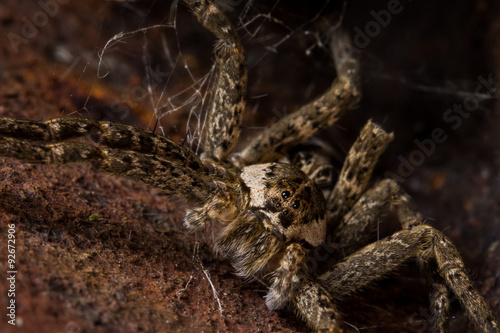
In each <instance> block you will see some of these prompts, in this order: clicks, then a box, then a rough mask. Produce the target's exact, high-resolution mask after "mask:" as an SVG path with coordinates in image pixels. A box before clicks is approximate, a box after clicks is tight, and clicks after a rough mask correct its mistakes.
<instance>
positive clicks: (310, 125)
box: [233, 32, 361, 167]
mask: <svg viewBox="0 0 500 333" xmlns="http://www.w3.org/2000/svg"><path fill="white" fill-rule="evenodd" d="M332 53H333V58H334V61H335V66H336V68H337V75H338V77H337V78H336V79H335V81H334V82H333V83H332V85H331V86H330V88H328V89H327V90H326V91H325V92H324V93H323V95H321V96H320V97H318V98H317V99H316V100H314V101H313V102H311V103H309V104H306V105H304V106H303V107H301V108H300V109H299V110H297V111H296V112H294V113H292V114H290V115H288V116H286V117H285V118H283V119H281V120H280V121H278V122H277V123H275V124H273V125H272V126H271V127H269V128H267V129H266V130H264V131H262V132H261V133H259V135H258V136H256V137H254V138H253V139H252V140H251V141H250V143H248V144H247V146H246V148H245V149H243V150H242V151H241V152H239V153H238V154H235V156H234V158H233V163H234V164H235V165H238V166H240V167H243V166H245V165H251V164H256V163H263V162H270V161H276V160H278V159H279V158H280V157H282V156H284V155H286V152H287V151H288V150H289V149H290V148H292V147H294V146H296V145H297V144H298V143H300V142H302V141H304V140H305V139H307V138H309V137H311V136H313V135H314V134H315V133H316V132H317V131H319V130H320V129H323V128H326V127H329V126H331V125H333V124H334V123H335V122H336V121H337V120H338V119H339V118H340V117H341V116H342V115H343V114H344V112H346V111H347V110H349V109H351V108H352V107H354V106H355V105H356V104H358V102H359V100H360V98H361V93H360V91H359V77H358V76H359V68H358V63H357V61H356V60H355V59H354V58H353V57H352V55H353V54H354V52H352V51H351V43H350V41H349V40H348V38H347V36H346V35H343V34H342V33H340V32H336V33H334V36H333V37H332Z"/></svg>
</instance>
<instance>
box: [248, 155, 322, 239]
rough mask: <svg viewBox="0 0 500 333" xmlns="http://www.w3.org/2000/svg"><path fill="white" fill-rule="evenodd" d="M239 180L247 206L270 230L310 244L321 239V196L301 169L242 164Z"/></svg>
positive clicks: (286, 237)
mask: <svg viewBox="0 0 500 333" xmlns="http://www.w3.org/2000/svg"><path fill="white" fill-rule="evenodd" d="M240 180H241V187H242V191H243V192H244V194H245V195H246V197H247V198H248V205H249V209H250V210H251V211H252V212H253V213H254V214H255V215H256V216H257V217H259V219H260V220H261V221H262V223H264V225H265V227H266V228H267V229H269V230H270V231H271V232H272V233H274V234H276V235H278V236H279V237H281V238H282V239H283V240H284V241H300V240H305V241H306V242H308V243H309V244H311V245H312V246H318V245H320V244H321V243H322V242H323V241H324V240H325V235H326V221H325V206H326V204H325V198H324V197H323V194H322V193H321V191H320V189H319V188H318V187H317V186H316V184H315V183H314V182H313V181H312V180H311V179H309V177H307V175H306V174H304V173H303V172H302V171H301V170H299V169H298V168H296V167H294V166H293V165H289V164H282V163H266V164H256V165H252V166H248V167H244V168H243V169H242V171H241V173H240Z"/></svg>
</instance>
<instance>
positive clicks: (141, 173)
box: [0, 118, 214, 202]
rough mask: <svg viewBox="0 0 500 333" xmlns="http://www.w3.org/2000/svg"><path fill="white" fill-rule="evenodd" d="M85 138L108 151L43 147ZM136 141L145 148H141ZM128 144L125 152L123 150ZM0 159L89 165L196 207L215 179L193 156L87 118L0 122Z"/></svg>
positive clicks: (90, 147) (143, 135)
mask: <svg viewBox="0 0 500 333" xmlns="http://www.w3.org/2000/svg"><path fill="white" fill-rule="evenodd" d="M73 132H75V133H76V134H74V133H73ZM85 134H90V135H91V137H93V138H94V139H95V140H97V141H98V142H99V143H100V144H102V145H103V146H107V147H96V146H93V145H90V144H83V143H78V142H72V141H63V142H55V143H44V142H43V141H59V140H64V139H68V138H72V137H76V136H80V135H85ZM9 136H12V137H9ZM17 136H25V137H28V138H29V139H31V140H22V139H19V138H16V137H17ZM141 140H142V141H144V142H148V143H149V144H146V145H144V146H142V145H141V144H140V142H141ZM40 141H41V142H40ZM127 142H128V145H127V148H126V149H122V147H123V146H125V145H126V143H127ZM116 147H118V148H116ZM133 149H137V150H138V151H133ZM145 151H146V153H145ZM0 156H5V157H14V158H17V159H19V160H23V161H26V162H31V163H42V164H68V163H75V162H89V163H91V164H93V165H94V166H95V167H97V168H98V169H100V170H102V171H105V172H108V173H112V174H115V175H120V176H124V177H128V178H131V179H134V180H138V181H141V182H143V183H146V184H149V185H151V186H153V187H156V188H159V189H161V190H163V191H165V192H166V193H167V194H171V195H177V196H181V197H184V198H186V199H188V200H192V201H196V202H200V201H204V200H206V198H207V197H208V196H209V195H210V194H211V193H212V192H213V190H214V189H213V183H214V182H213V181H214V178H213V177H211V176H210V175H209V174H208V172H207V171H206V167H205V166H204V165H203V164H202V163H201V161H200V160H199V159H198V157H197V156H196V155H195V154H194V153H192V152H191V151H189V150H187V149H186V148H184V147H182V146H180V145H179V144H177V143H175V142H173V141H171V140H168V139H166V138H162V137H159V136H155V135H154V134H152V133H149V132H147V131H142V130H137V129H133V128H132V127H129V126H125V125H118V124H111V123H106V122H96V121H93V120H89V119H79V118H59V119H53V120H49V121H46V122H38V121H28V120H15V119H9V118H1V119H0Z"/></svg>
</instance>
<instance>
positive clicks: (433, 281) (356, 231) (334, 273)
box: [319, 180, 499, 332]
mask: <svg viewBox="0 0 500 333" xmlns="http://www.w3.org/2000/svg"><path fill="white" fill-rule="evenodd" d="M388 204H397V207H398V215H399V219H400V221H401V224H402V227H403V229H404V230H402V231H400V232H398V233H396V234H394V235H392V236H390V237H388V238H386V239H383V240H380V241H378V242H375V243H372V244H370V245H368V246H366V247H364V248H362V249H361V250H358V251H357V252H355V253H354V254H352V255H350V256H348V257H346V258H345V260H344V261H342V262H340V263H339V264H337V265H336V266H335V267H334V268H333V270H331V271H329V272H326V273H324V274H322V275H321V276H320V278H319V279H320V280H321V281H323V282H324V283H325V286H327V289H328V290H329V291H330V292H331V293H332V294H333V297H335V298H342V297H344V296H346V295H348V294H351V293H353V292H355V291H357V290H359V289H361V288H363V287H364V286H366V285H367V284H369V283H371V282H373V281H375V280H377V279H378V278H380V277H382V276H383V275H385V274H387V273H389V272H390V271H392V270H394V269H395V268H396V267H398V266H399V265H401V264H402V263H403V262H405V261H406V260H408V259H409V258H411V257H416V258H417V259H418V261H419V263H420V264H421V265H422V266H423V268H424V271H425V272H426V275H427V280H428V284H429V287H430V289H431V296H430V302H431V304H430V307H431V310H432V311H433V314H434V321H435V322H434V327H435V329H436V331H437V332H447V316H448V309H449V290H452V291H453V292H454V294H455V295H456V296H457V297H458V299H459V300H460V302H461V303H462V306H463V308H464V309H465V310H466V311H467V312H468V314H469V317H470V318H471V319H472V320H473V321H474V323H475V324H476V326H477V327H478V328H480V330H481V331H483V332H498V329H499V326H498V322H497V321H496V319H495V318H494V317H493V314H492V312H491V310H490V309H489V307H488V305H487V304H486V302H485V301H484V300H483V298H482V296H481V295H480V294H479V293H478V292H477V290H476V289H475V288H474V287H473V285H472V283H471V281H470V279H469V277H468V276H467V273H466V271H465V266H464V264H463V262H462V259H461V257H460V254H459V253H458V251H457V249H456V248H455V247H454V246H453V244H452V243H451V242H450V241H449V240H448V239H447V238H446V236H444V235H443V234H442V233H441V232H439V231H437V230H435V229H434V228H432V227H430V226H427V225H424V224H423V222H422V216H421V214H420V213H419V212H418V211H417V209H416V206H415V204H414V202H413V201H412V200H411V198H410V197H409V196H408V195H407V194H406V193H404V192H403V191H402V189H401V188H400V187H399V186H398V184H397V183H396V182H395V181H393V180H383V181H381V182H379V183H377V184H376V185H375V186H374V187H373V188H372V189H370V190H369V191H367V192H366V193H365V194H364V195H363V196H362V197H361V198H360V200H359V201H358V202H357V203H356V205H355V206H354V207H353V208H352V210H351V211H350V212H349V213H348V214H347V215H346V217H345V219H344V221H343V223H342V224H341V225H339V228H338V229H337V233H336V238H335V240H336V241H339V242H341V244H342V247H343V249H345V251H346V253H347V254H348V255H349V254H350V253H352V252H354V251H355V250H357V248H358V244H359V243H361V244H363V243H365V244H366V242H368V239H367V238H366V236H364V235H366V234H370V233H369V232H367V229H368V228H369V227H370V226H373V224H374V223H376V222H377V221H376V219H374V218H373V216H378V215H380V212H381V211H382V209H383V208H384V207H386V206H387V205H388ZM346 281H349V282H346Z"/></svg>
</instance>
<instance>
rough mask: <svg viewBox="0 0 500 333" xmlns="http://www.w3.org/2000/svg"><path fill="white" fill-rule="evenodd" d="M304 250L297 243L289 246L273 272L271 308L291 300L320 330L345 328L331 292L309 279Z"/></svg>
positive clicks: (302, 315)
mask: <svg viewBox="0 0 500 333" xmlns="http://www.w3.org/2000/svg"><path fill="white" fill-rule="evenodd" d="M304 259H305V251H304V249H303V248H302V247H301V246H300V245H299V244H296V243H292V244H290V245H288V246H287V248H286V250H285V254H284V255H283V258H282V259H281V261H280V266H279V267H278V269H276V271H274V272H273V278H272V283H271V287H270V288H269V292H268V294H267V295H266V304H267V306H268V307H269V308H270V309H271V310H277V309H282V308H284V307H285V306H286V305H287V304H291V305H292V307H293V309H294V310H295V312H296V313H297V314H298V315H299V316H300V317H301V318H302V320H304V321H305V322H306V323H307V324H308V325H309V326H310V327H311V328H313V329H314V330H315V331H317V332H336V333H340V332H342V325H341V322H342V320H341V316H340V313H339V312H338V310H337V308H336V307H335V305H334V304H333V302H332V301H331V297H330V295H329V294H328V292H327V291H326V290H325V289H324V288H323V287H322V286H321V285H319V284H318V283H317V282H315V281H313V280H311V279H308V278H307V274H306V273H305V272H306V270H307V268H306V265H305V262H304Z"/></svg>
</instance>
